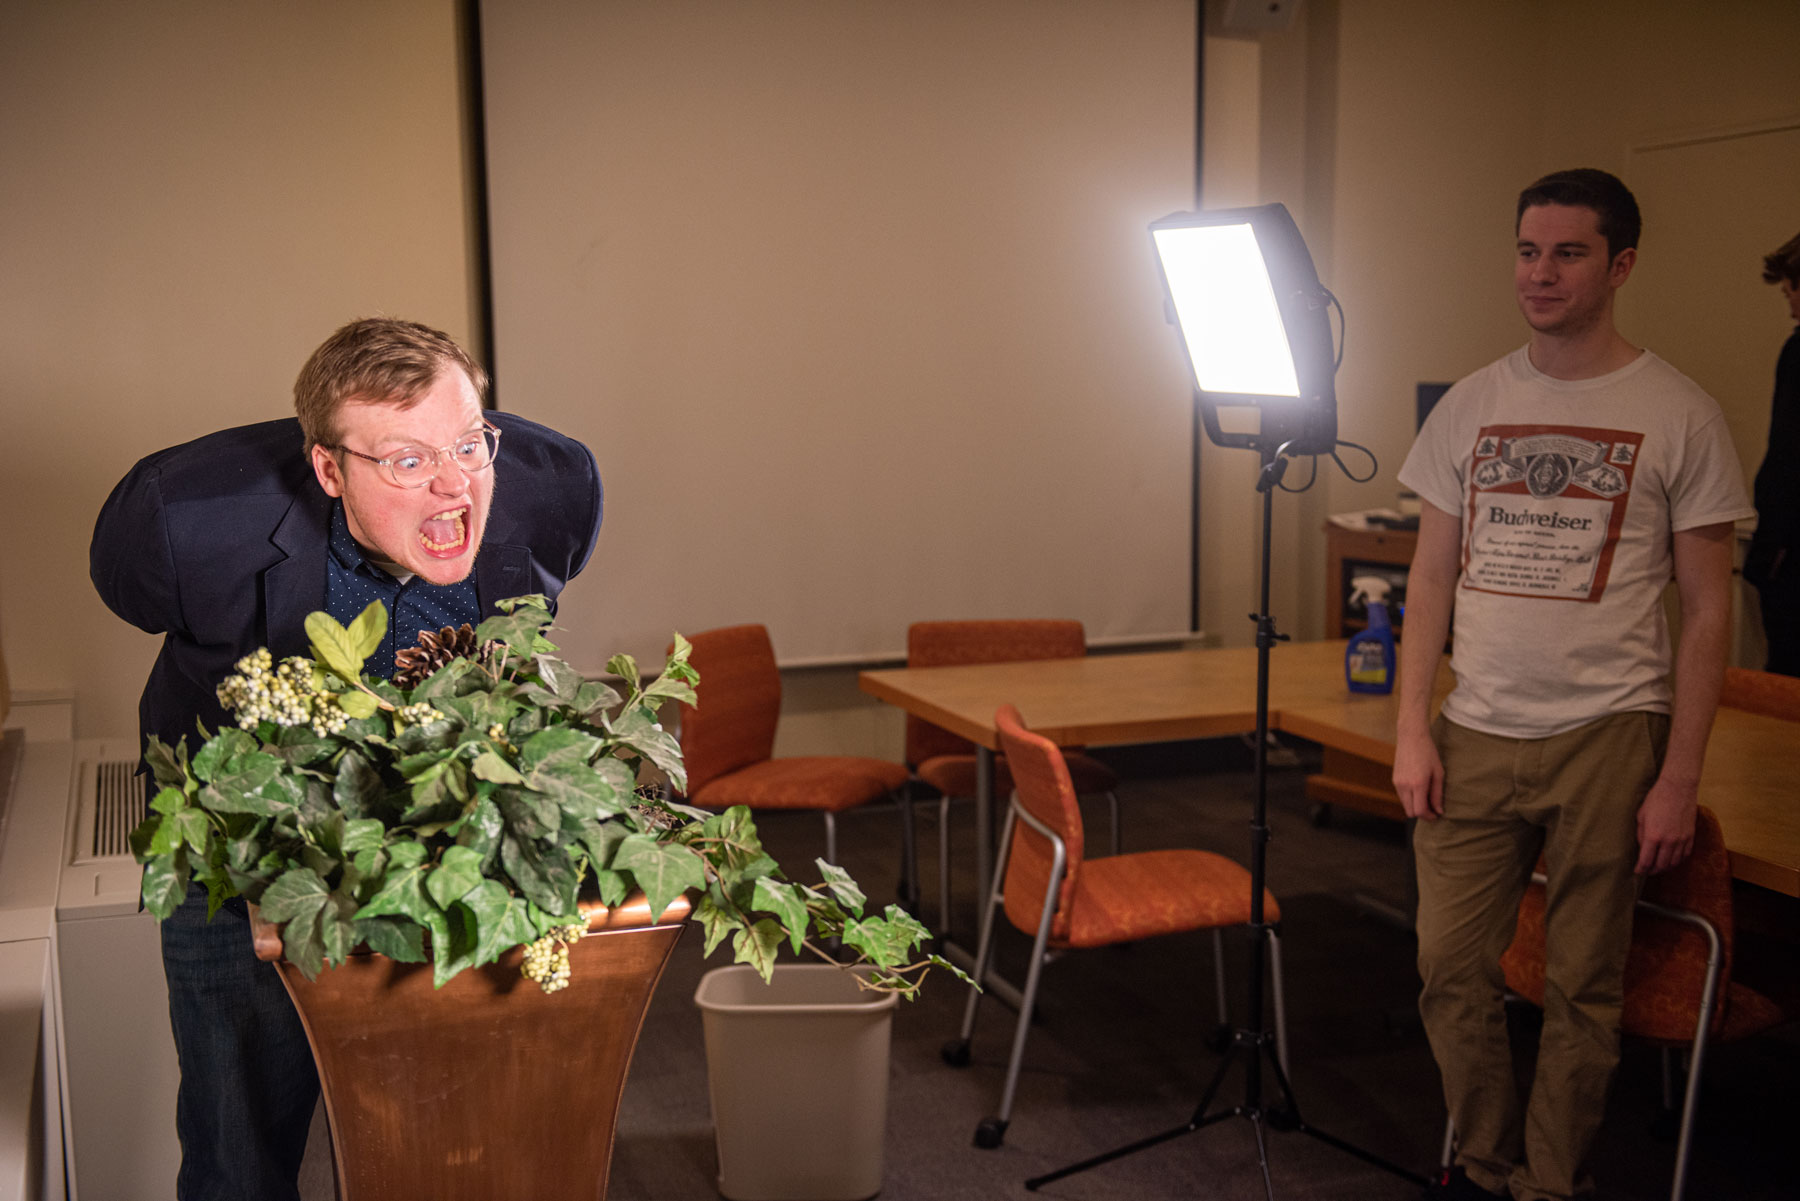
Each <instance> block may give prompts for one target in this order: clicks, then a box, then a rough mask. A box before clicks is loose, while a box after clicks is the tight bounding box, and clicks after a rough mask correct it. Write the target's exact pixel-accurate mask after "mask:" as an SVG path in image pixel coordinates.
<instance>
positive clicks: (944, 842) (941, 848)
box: [938, 797, 950, 938]
mask: <svg viewBox="0 0 1800 1201" xmlns="http://www.w3.org/2000/svg"><path fill="white" fill-rule="evenodd" d="M938 925H939V926H941V927H942V929H941V930H939V931H938V933H939V935H941V936H942V937H944V938H949V937H950V798H949V797H940V798H938Z"/></svg>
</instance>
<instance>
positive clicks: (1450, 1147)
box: [1438, 1118, 1456, 1168]
mask: <svg viewBox="0 0 1800 1201" xmlns="http://www.w3.org/2000/svg"><path fill="white" fill-rule="evenodd" d="M1455 1154H1456V1123H1455V1122H1454V1121H1452V1120H1451V1119H1449V1118H1445V1119H1444V1145H1443V1146H1442V1147H1440V1148H1439V1149H1438V1167H1440V1168H1448V1167H1450V1166H1451V1163H1450V1160H1451V1157H1452V1156H1453V1155H1455Z"/></svg>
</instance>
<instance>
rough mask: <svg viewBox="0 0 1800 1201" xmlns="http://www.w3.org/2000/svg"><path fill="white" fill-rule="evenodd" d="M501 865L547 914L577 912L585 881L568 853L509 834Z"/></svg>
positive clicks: (502, 848)
mask: <svg viewBox="0 0 1800 1201" xmlns="http://www.w3.org/2000/svg"><path fill="white" fill-rule="evenodd" d="M500 862H501V864H502V865H504V866H505V868H506V874H507V875H509V876H511V877H512V879H513V883H515V884H517V885H518V886H519V891H520V892H522V893H524V894H525V897H526V899H527V900H529V901H531V902H532V903H533V904H534V905H536V906H538V908H540V909H542V910H543V911H544V912H545V913H548V914H551V915H553V916H555V917H565V916H567V915H568V914H571V913H573V912H575V890H576V888H577V887H578V886H579V885H580V883H581V881H580V880H579V879H577V877H576V875H575V865H574V864H572V863H571V862H569V855H568V852H566V851H563V850H559V849H554V848H553V849H550V850H544V849H541V848H539V847H538V845H537V843H536V842H534V841H533V840H531V839H521V838H515V837H514V836H513V835H512V834H510V833H508V834H505V835H502V836H501V839H500ZM646 891H648V890H646Z"/></svg>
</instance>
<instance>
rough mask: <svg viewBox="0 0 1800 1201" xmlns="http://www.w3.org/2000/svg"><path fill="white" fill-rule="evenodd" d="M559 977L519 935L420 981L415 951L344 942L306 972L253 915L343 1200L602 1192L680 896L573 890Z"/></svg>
mask: <svg viewBox="0 0 1800 1201" xmlns="http://www.w3.org/2000/svg"><path fill="white" fill-rule="evenodd" d="M582 908H583V910H584V911H585V912H586V913H587V917H588V934H587V936H586V937H584V938H582V939H580V940H578V941H577V942H575V943H574V944H573V945H572V946H571V947H570V948H569V960H570V968H571V980H570V983H569V986H568V987H567V988H565V989H562V990H560V991H558V992H555V993H548V994H546V993H544V992H543V991H541V990H540V989H539V988H538V986H537V985H536V984H534V983H532V982H531V981H529V980H526V979H525V978H524V977H523V976H521V975H520V974H519V964H520V962H521V960H522V958H523V950H522V949H518V950H514V951H512V952H510V953H509V954H507V955H504V956H502V957H501V958H500V960H499V961H498V962H496V963H493V964H490V965H488V966H487V967H484V968H478V969H471V970H468V971H465V972H463V973H462V974H460V975H458V976H457V977H456V978H455V979H453V980H451V981H450V982H449V983H448V984H446V985H445V986H444V987H443V988H441V989H434V988H433V987H432V984H431V981H432V969H431V965H430V964H428V963H424V964H416V963H397V962H395V961H393V960H391V959H388V958H386V957H385V956H382V955H375V954H367V953H364V954H356V955H352V956H351V957H350V959H349V960H348V961H347V962H345V963H344V964H343V965H342V966H339V967H334V968H326V969H325V970H324V971H322V972H320V973H319V976H318V978H317V979H314V980H308V979H307V978H306V977H305V976H304V975H303V974H301V972H300V971H299V969H297V968H295V967H294V966H293V965H292V964H290V963H288V962H287V961H286V960H285V959H283V958H282V955H281V939H280V935H279V934H278V933H277V931H276V929H275V927H273V926H271V925H269V924H267V923H265V922H261V921H260V920H258V921H257V922H256V951H257V955H258V956H259V957H261V958H263V959H267V960H270V961H272V962H274V963H275V965H276V967H277V969H278V970H279V971H280V973H281V979H282V982H283V983H284V984H286V985H287V990H288V995H289V996H291V997H292V998H293V1000H294V1007H295V1008H296V1009H297V1010H299V1013H300V1020H301V1021H302V1022H303V1023H304V1024H305V1027H306V1036H307V1038H308V1040H310V1042H311V1043H312V1052H313V1060H314V1062H315V1063H316V1064H317V1065H318V1069H319V1082H320V1086H321V1088H322V1089H323V1092H324V1099H325V1114H326V1117H327V1119H328V1120H329V1121H330V1124H331V1134H332V1141H333V1144H334V1147H335V1151H336V1159H337V1177H338V1188H339V1191H340V1193H341V1194H342V1197H343V1201H413V1199H415V1198H416V1199H418V1201H460V1199H463V1198H467V1199H468V1201H493V1199H494V1198H502V1197H507V1198H538V1197H542V1198H550V1197H554V1198H570V1199H574V1198H581V1199H583V1201H585V1199H588V1198H594V1199H596V1201H598V1199H601V1198H604V1197H605V1196H606V1180H607V1173H608V1169H609V1167H610V1166H611V1161H612V1147H613V1128H614V1125H615V1122H616V1119H617V1116H618V1108H619V1097H620V1094H621V1093H622V1092H623V1091H624V1088H625V1074H626V1072H627V1071H628V1070H629V1068H630V1066H631V1053H632V1050H633V1048H634V1047H635V1046H636V1045H637V1038H638V1031H639V1030H640V1028H641V1027H642V1025H643V1020H644V1011H645V1009H646V1008H647V1007H648V1005H649V1003H650V996H651V994H652V993H653V992H654V991H655V989H656V982H657V980H658V979H659V978H660V977H661V976H662V972H663V968H664V966H665V965H666V964H667V963H668V960H669V955H670V953H671V952H672V951H673V950H674V948H675V943H676V941H677V940H678V939H679V938H680V937H681V930H682V927H683V925H684V924H685V919H686V917H687V915H688V910H689V902H688V901H687V900H685V899H682V900H678V901H676V903H675V904H674V905H672V906H670V908H669V909H668V911H667V912H665V913H663V914H661V915H660V916H658V917H656V918H655V919H654V920H653V919H652V915H651V913H650V910H649V906H648V904H647V903H646V902H645V900H644V897H643V895H642V894H641V893H640V894H636V895H634V896H632V897H630V898H628V899H627V900H626V901H625V903H624V904H622V905H620V906H618V907H617V908H613V909H608V908H607V907H605V906H603V905H599V904H595V905H593V906H591V907H590V906H587V905H583V907H582Z"/></svg>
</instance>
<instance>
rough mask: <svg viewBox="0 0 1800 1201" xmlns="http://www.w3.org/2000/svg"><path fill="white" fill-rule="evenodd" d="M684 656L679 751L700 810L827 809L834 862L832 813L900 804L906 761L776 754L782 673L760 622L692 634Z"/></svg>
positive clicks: (910, 873) (906, 825) (908, 834)
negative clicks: (687, 682)
mask: <svg viewBox="0 0 1800 1201" xmlns="http://www.w3.org/2000/svg"><path fill="white" fill-rule="evenodd" d="M692 641H693V646H694V650H693V654H692V655H691V656H690V658H689V662H690V663H692V664H693V666H694V669H695V670H696V671H698V672H699V673H700V685H699V689H698V699H699V702H700V704H699V707H698V708H695V707H692V706H689V705H683V706H681V734H680V739H681V753H682V757H683V758H684V759H685V761H686V765H687V773H688V780H687V784H688V786H687V799H688V802H689V803H690V804H694V805H699V806H701V807H702V808H706V809H727V808H729V807H731V806H732V805H748V806H749V807H750V808H751V809H812V810H817V811H818V812H820V813H823V814H824V815H825V859H826V862H828V863H836V862H837V815H838V814H839V813H842V812H843V811H844V810H846V809H852V808H855V807H856V806H858V805H863V804H866V803H868V802H869V801H875V800H880V799H882V798H884V797H886V798H892V799H894V800H896V802H898V799H899V796H900V793H901V790H902V789H904V787H905V785H906V779H907V775H906V769H905V768H904V767H902V766H901V765H900V764H898V763H890V762H888V761H887V760H885V759H866V758H863V757H861V756H855V755H805V756H791V757H786V758H780V759H777V758H774V757H773V756H774V753H775V725H776V722H777V721H778V720H779V718H780V717H781V673H780V671H779V670H778V669H777V668H776V666H775V648H774V646H773V645H772V644H771V643H770V642H769V632H768V630H766V629H764V628H763V627H762V626H760V625H742V626H730V627H727V628H724V629H718V630H707V631H706V632H704V633H701V634H696V635H694V637H693V639H692ZM898 808H899V810H900V814H901V821H902V851H903V866H902V883H901V889H902V891H903V892H904V893H905V894H906V895H907V898H908V899H909V900H912V899H914V898H915V896H916V892H917V886H916V883H915V881H916V879H917V876H916V872H915V865H914V858H915V856H914V854H913V836H912V810H911V808H910V807H909V806H907V805H904V804H900V805H898Z"/></svg>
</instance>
